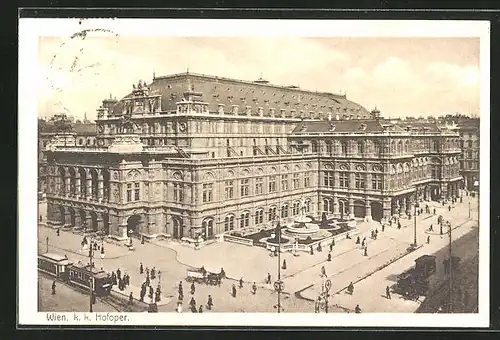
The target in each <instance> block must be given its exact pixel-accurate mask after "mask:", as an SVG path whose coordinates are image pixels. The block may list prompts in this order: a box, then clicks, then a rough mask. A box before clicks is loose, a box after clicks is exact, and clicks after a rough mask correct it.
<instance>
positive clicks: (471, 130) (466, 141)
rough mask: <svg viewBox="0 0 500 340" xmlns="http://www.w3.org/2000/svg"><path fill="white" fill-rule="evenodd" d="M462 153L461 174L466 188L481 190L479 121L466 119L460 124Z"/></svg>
mask: <svg viewBox="0 0 500 340" xmlns="http://www.w3.org/2000/svg"><path fill="white" fill-rule="evenodd" d="M458 129H459V133H460V139H461V148H462V153H461V154H460V174H461V175H462V177H463V185H464V188H465V189H467V190H469V191H478V190H479V158H480V152H479V145H480V143H479V119H466V120H462V121H461V122H459V123H458Z"/></svg>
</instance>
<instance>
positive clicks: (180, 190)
mask: <svg viewBox="0 0 500 340" xmlns="http://www.w3.org/2000/svg"><path fill="white" fill-rule="evenodd" d="M174 201H175V202H182V201H184V186H183V185H182V184H180V183H174Z"/></svg>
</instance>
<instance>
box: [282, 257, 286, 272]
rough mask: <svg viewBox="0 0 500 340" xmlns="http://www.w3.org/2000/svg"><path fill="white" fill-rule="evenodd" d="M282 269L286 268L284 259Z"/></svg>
mask: <svg viewBox="0 0 500 340" xmlns="http://www.w3.org/2000/svg"><path fill="white" fill-rule="evenodd" d="M281 269H283V270H286V260H285V259H283V265H282V266H281Z"/></svg>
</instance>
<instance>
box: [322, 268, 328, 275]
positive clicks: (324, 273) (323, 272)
mask: <svg viewBox="0 0 500 340" xmlns="http://www.w3.org/2000/svg"><path fill="white" fill-rule="evenodd" d="M321 277H328V276H327V275H326V269H325V266H321Z"/></svg>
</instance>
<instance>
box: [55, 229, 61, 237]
mask: <svg viewBox="0 0 500 340" xmlns="http://www.w3.org/2000/svg"><path fill="white" fill-rule="evenodd" d="M59 234H60V229H59V228H57V229H56V235H57V236H59Z"/></svg>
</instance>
